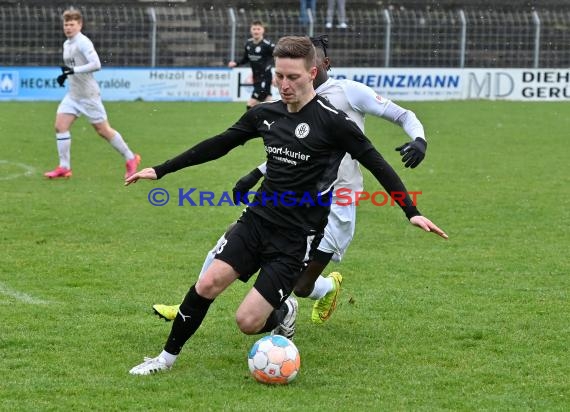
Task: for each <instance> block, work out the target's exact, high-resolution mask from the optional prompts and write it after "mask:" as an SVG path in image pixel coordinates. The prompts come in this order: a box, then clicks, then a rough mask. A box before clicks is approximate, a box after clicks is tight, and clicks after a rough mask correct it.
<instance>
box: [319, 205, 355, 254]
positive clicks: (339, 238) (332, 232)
mask: <svg viewBox="0 0 570 412" xmlns="http://www.w3.org/2000/svg"><path fill="white" fill-rule="evenodd" d="M355 227H356V204H355V203H354V202H353V203H351V204H350V205H347V206H340V205H337V204H336V202H335V198H333V203H332V205H331V211H330V213H329V220H328V223H327V226H326V227H325V233H324V236H323V238H322V239H321V243H319V247H318V248H317V249H318V250H320V251H321V252H326V253H334V255H333V257H332V261H333V262H340V261H341V260H342V257H343V255H344V253H345V252H346V249H347V248H348V246H349V245H350V242H351V241H352V238H353V237H354V229H355Z"/></svg>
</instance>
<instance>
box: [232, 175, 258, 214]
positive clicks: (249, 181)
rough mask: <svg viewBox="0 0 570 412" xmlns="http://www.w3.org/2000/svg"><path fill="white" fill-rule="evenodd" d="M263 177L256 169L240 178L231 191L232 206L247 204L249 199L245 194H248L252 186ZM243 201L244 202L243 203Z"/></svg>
mask: <svg viewBox="0 0 570 412" xmlns="http://www.w3.org/2000/svg"><path fill="white" fill-rule="evenodd" d="M262 177H263V173H261V171H260V170H259V169H258V168H257V167H256V168H255V169H253V170H252V171H251V172H249V173H248V174H247V175H245V176H244V177H242V178H241V179H240V180H238V181H237V182H236V185H235V186H234V188H233V189H232V192H233V198H234V204H236V205H239V204H240V203H246V202H247V203H249V199H248V198H247V196H246V194H247V192H249V191H250V190H251V189H252V188H253V186H255V185H256V183H257V182H258V181H259V179H261V178H262ZM244 199H245V200H246V202H244Z"/></svg>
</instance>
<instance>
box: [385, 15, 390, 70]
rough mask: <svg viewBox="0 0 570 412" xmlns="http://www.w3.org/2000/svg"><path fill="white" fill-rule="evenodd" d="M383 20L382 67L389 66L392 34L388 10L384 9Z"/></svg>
mask: <svg viewBox="0 0 570 412" xmlns="http://www.w3.org/2000/svg"><path fill="white" fill-rule="evenodd" d="M384 20H385V21H386V32H385V34H384V67H390V52H391V50H390V36H391V34H392V20H391V19H390V12H389V11H388V9H384Z"/></svg>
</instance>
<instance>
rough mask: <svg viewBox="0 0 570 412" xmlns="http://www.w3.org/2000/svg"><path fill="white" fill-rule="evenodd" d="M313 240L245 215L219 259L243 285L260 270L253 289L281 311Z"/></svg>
mask: <svg viewBox="0 0 570 412" xmlns="http://www.w3.org/2000/svg"><path fill="white" fill-rule="evenodd" d="M312 239H313V236H308V235H307V234H305V233H303V231H302V230H300V229H295V228H292V229H284V228H282V227H278V226H276V225H274V224H273V223H271V222H269V221H267V220H266V219H264V218H262V217H260V216H258V215H256V214H255V213H251V212H250V211H246V212H245V213H244V214H243V215H242V216H241V217H240V218H239V220H238V222H237V224H236V225H235V226H234V227H233V228H232V230H231V231H230V232H229V233H228V236H227V241H226V243H225V244H224V245H222V246H221V247H220V248H219V249H218V251H217V254H216V258H217V259H220V260H223V261H224V262H226V263H227V264H229V265H230V266H232V267H233V268H234V269H235V271H236V272H238V273H239V274H240V277H239V279H240V280H241V281H243V282H247V281H248V280H249V278H251V277H252V276H253V275H254V274H255V273H256V272H257V271H258V270H259V275H258V276H257V279H256V281H255V283H254V285H253V287H254V288H255V289H256V290H257V291H258V292H259V293H260V294H261V296H263V297H264V298H265V299H266V300H267V301H268V302H269V303H270V304H271V305H272V306H273V307H275V308H278V307H279V306H281V304H282V303H283V302H284V301H285V299H287V297H289V295H290V294H291V292H292V291H293V287H294V286H295V283H296V282H297V279H298V277H299V275H300V273H301V270H302V269H303V260H304V258H305V255H306V253H307V246H308V244H309V242H310V241H311V240H312Z"/></svg>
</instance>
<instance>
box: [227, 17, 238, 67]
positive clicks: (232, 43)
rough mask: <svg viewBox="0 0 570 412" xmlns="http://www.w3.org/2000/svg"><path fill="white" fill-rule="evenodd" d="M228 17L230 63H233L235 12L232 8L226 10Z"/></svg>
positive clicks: (234, 52)
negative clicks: (229, 27) (229, 26)
mask: <svg viewBox="0 0 570 412" xmlns="http://www.w3.org/2000/svg"><path fill="white" fill-rule="evenodd" d="M228 15H229V17H230V24H231V31H230V33H231V38H230V61H235V59H236V28H237V22H236V12H235V10H234V8H233V7H230V8H229V9H228Z"/></svg>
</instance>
